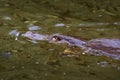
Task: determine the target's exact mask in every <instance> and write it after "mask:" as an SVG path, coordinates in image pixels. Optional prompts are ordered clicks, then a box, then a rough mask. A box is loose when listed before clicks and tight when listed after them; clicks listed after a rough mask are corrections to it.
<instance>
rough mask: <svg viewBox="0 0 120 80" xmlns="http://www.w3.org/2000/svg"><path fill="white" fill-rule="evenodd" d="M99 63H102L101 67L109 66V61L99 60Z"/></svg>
mask: <svg viewBox="0 0 120 80" xmlns="http://www.w3.org/2000/svg"><path fill="white" fill-rule="evenodd" d="M97 64H98V65H100V66H101V67H107V66H109V64H108V62H106V61H103V62H98V63H97Z"/></svg>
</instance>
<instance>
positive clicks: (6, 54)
mask: <svg viewBox="0 0 120 80" xmlns="http://www.w3.org/2000/svg"><path fill="white" fill-rule="evenodd" d="M10 55H11V52H5V53H3V57H4V58H8V57H9V56H10Z"/></svg>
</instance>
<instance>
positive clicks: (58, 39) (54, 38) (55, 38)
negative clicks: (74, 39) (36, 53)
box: [52, 36, 62, 42]
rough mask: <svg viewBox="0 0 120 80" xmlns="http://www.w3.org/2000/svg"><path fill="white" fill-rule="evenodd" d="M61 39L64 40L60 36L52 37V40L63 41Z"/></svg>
mask: <svg viewBox="0 0 120 80" xmlns="http://www.w3.org/2000/svg"><path fill="white" fill-rule="evenodd" d="M61 40H62V38H61V37H59V36H53V37H52V41H55V42H57V41H61Z"/></svg>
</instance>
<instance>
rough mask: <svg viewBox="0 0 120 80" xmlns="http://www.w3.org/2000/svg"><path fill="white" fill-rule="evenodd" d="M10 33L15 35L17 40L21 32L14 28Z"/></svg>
mask: <svg viewBox="0 0 120 80" xmlns="http://www.w3.org/2000/svg"><path fill="white" fill-rule="evenodd" d="M9 35H10V36H12V37H15V40H18V36H19V35H20V32H18V31H17V30H12V31H10V32H9Z"/></svg>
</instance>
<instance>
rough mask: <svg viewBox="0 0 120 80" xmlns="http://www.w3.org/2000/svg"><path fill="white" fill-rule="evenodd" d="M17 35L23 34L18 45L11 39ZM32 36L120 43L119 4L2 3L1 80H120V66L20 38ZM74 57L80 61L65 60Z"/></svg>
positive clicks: (64, 0)
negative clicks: (58, 36) (50, 35)
mask: <svg viewBox="0 0 120 80" xmlns="http://www.w3.org/2000/svg"><path fill="white" fill-rule="evenodd" d="M56 25H57V26H56ZM12 30H16V31H20V34H19V35H20V36H19V37H18V38H17V40H15V39H16V37H14V36H13V37H11V36H9V35H8V34H9V32H10V31H12ZM28 30H33V31H34V32H37V33H40V34H48V35H49V34H56V33H59V34H64V35H67V36H72V37H75V38H77V39H81V40H83V41H88V40H91V39H96V38H110V39H111V38H117V39H120V1H119V0H114V1H112V0H101V1H99V0H89V1H88V0H23V1H21V0H0V80H56V79H57V80H65V79H66V80H108V79H109V80H119V79H120V61H119V60H113V59H111V58H108V57H105V56H93V55H87V54H84V53H82V51H81V50H80V49H79V47H71V46H69V45H67V44H52V43H48V42H46V41H38V43H37V44H35V43H34V42H29V39H27V38H24V37H21V34H22V33H25V32H26V31H28ZM72 53H75V54H77V56H70V57H67V56H66V55H67V54H72ZM61 54H64V55H61Z"/></svg>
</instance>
